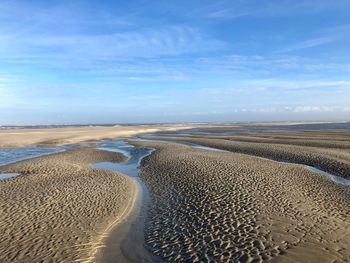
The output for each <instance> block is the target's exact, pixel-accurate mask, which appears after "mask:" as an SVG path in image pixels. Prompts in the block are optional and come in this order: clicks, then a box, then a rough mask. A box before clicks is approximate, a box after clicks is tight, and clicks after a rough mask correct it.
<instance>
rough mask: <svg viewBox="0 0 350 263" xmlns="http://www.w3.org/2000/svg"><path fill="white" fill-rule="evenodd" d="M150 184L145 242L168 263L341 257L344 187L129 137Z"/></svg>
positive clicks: (259, 162)
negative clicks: (139, 150) (138, 148)
mask: <svg viewBox="0 0 350 263" xmlns="http://www.w3.org/2000/svg"><path fill="white" fill-rule="evenodd" d="M134 144H136V145H143V146H149V147H155V148H157V149H158V151H156V152H155V153H153V154H152V155H151V156H149V157H147V158H146V159H145V160H144V162H143V167H142V178H143V180H144V181H145V182H146V184H147V186H148V187H149V189H150V192H151V197H152V199H153V205H152V206H151V208H150V211H149V220H150V222H149V225H148V227H147V231H146V241H147V245H148V246H149V249H150V250H151V251H153V253H155V254H156V255H158V256H160V257H162V258H164V259H165V260H166V261H169V262H175V261H176V262H251V261H253V262H259V261H261V260H271V261H273V262H346V261H349V260H350V250H349V247H350V218H349V214H350V187H346V186H342V185H339V184H336V183H334V182H333V181H331V180H330V179H329V178H328V177H325V176H320V175H317V174H314V173H312V172H310V171H309V170H308V169H305V168H303V167H301V166H295V165H288V164H280V163H276V162H272V161H269V160H263V159H260V158H256V157H254V156H249V155H245V154H239V153H225V152H214V151H212V152H211V151H204V150H198V149H193V148H189V147H188V146H184V145H178V144H170V143H160V142H159V143H157V142H134Z"/></svg>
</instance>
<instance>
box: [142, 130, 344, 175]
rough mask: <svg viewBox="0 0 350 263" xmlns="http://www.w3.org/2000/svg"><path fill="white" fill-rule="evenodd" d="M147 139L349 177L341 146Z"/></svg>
mask: <svg viewBox="0 0 350 263" xmlns="http://www.w3.org/2000/svg"><path fill="white" fill-rule="evenodd" d="M141 137H142V138H146V139H147V138H148V139H159V140H168V141H179V142H190V143H195V144H199V145H203V146H208V147H214V148H219V149H222V150H227V151H232V152H237V153H243V154H248V155H255V156H259V157H264V158H269V159H273V160H276V161H285V162H293V163H299V164H305V165H310V166H314V167H316V168H318V169H320V170H323V171H326V172H329V173H331V174H334V175H338V176H342V177H344V178H350V152H349V151H348V150H344V149H337V148H323V147H309V146H299V145H292V144H272V143H260V142H245V141H231V140H227V139H217V138H216V139H214V138H211V137H209V138H206V137H205V136H203V137H180V136H178V137H175V136H173V137H168V136H158V137H156V136H150V137H148V136H141Z"/></svg>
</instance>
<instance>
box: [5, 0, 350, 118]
mask: <svg viewBox="0 0 350 263" xmlns="http://www.w3.org/2000/svg"><path fill="white" fill-rule="evenodd" d="M344 119H350V2H349V1H348V0H337V1H326V0H318V1H315V0H295V1H291V0H290V1H287V0H278V1H277V0H275V1H272V0H270V1H269V0H267V1H260V0H255V1H252V0H245V1H243V0H240V1H238V0H237V1H234V0H232V1H204V0H203V1H191V0H186V1H183V0H177V1H170V0H167V1H162V0H159V1H142V0H138V1H132V0H131V1H112V0H110V1H105V0H99V1H97V0H96V1H94V0H92V1H83V0H76V1H65V0H61V1H50V0H46V1H39V0H31V1H25V0H22V1H14V0H13V1H12V0H1V1H0V124H51V123H111V122H112V123H113V122H181V121H185V122H192V121H199V122H207V121H264V120H265V121H270V120H276V121H278V120H344Z"/></svg>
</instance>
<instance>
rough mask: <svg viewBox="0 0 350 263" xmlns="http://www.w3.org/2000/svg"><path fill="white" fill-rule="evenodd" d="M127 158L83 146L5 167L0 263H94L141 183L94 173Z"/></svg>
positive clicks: (0, 200)
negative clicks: (96, 166)
mask: <svg viewBox="0 0 350 263" xmlns="http://www.w3.org/2000/svg"><path fill="white" fill-rule="evenodd" d="M125 159H126V157H124V156H123V155H120V154H117V153H112V152H106V151H99V150H96V149H93V148H78V149H74V150H70V151H67V152H63V153H58V154H53V155H49V156H45V157H39V158H35V159H31V160H26V161H22V162H18V163H15V164H11V165H7V166H2V167H0V172H1V173H20V174H21V175H20V176H17V177H13V178H11V179H6V180H2V181H0V189H1V191H0V222H1V224H0V233H1V237H0V262H89V261H92V257H93V256H94V254H95V252H96V251H97V249H98V248H99V247H100V246H102V245H103V242H104V238H105V237H106V235H107V233H108V231H109V230H110V229H111V228H113V227H114V226H115V224H116V223H117V222H118V220H120V219H121V218H122V217H123V216H124V215H126V213H127V211H128V210H129V209H130V206H131V204H132V203H133V199H134V197H135V195H136V184H135V182H134V181H133V180H132V179H130V178H129V177H125V176H123V175H121V174H118V173H115V172H110V171H107V170H100V169H92V168H90V164H91V163H93V162H103V161H108V162H121V161H124V160H125Z"/></svg>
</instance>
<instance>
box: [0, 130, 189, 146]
mask: <svg viewBox="0 0 350 263" xmlns="http://www.w3.org/2000/svg"><path fill="white" fill-rule="evenodd" d="M192 127H194V126H189V125H133V126H116V127H76V128H41V129H12V130H1V129H0V147H20V146H27V145H34V144H42V145H63V144H72V143H79V142H85V141H90V140H102V139H115V138H120V137H126V136H133V135H136V134H141V133H151V132H157V131H175V130H179V129H189V128H192Z"/></svg>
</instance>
